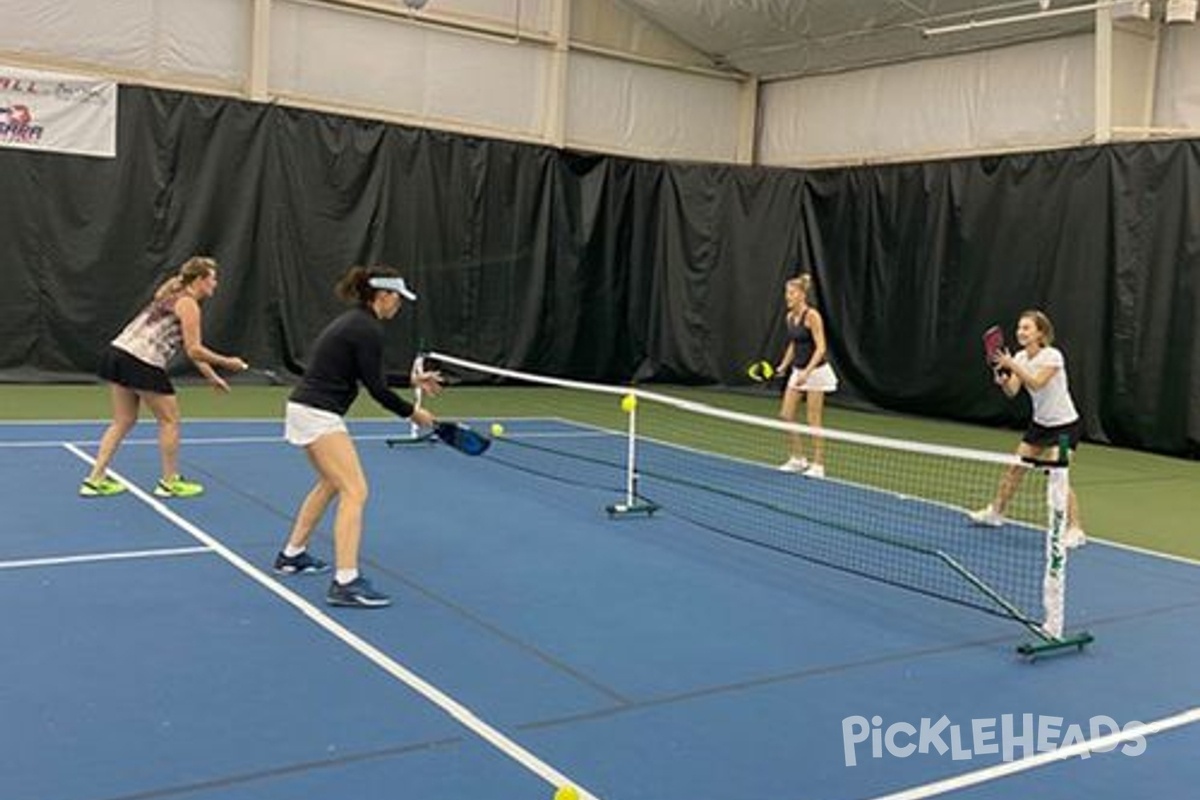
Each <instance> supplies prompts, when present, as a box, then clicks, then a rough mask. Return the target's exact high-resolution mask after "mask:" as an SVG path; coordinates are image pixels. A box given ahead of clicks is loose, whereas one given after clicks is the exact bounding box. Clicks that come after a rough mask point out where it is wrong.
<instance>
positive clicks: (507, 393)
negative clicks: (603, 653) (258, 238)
mask: <svg viewBox="0 0 1200 800" xmlns="http://www.w3.org/2000/svg"><path fill="white" fill-rule="evenodd" d="M653 388H654V390H655V391H660V392H663V393H666V394H675V395H678V396H681V397H684V398H687V399H690V400H695V401H699V402H703V403H707V404H709V405H713V406H716V407H719V408H726V409H730V410H735V411H741V412H745V413H750V414H756V415H761V416H774V415H775V412H776V407H777V400H776V398H774V397H772V396H768V395H758V394H754V393H745V392H738V391H722V390H718V389H695V388H686V389H685V388H664V387H659V386H655V387H653ZM287 392H288V389H287V388H286V387H279V386H263V385H253V384H243V385H235V386H234V387H233V391H231V392H230V393H228V394H221V393H218V392H216V391H214V390H212V389H210V388H208V387H206V386H198V385H181V386H180V405H181V408H182V409H183V414H184V419H185V420H186V419H188V418H194V419H200V418H229V419H263V418H272V417H276V418H280V419H282V413H283V404H284V401H285V399H286V396H287ZM483 393H486V394H485V398H484V402H485V403H486V405H487V407H488V408H489V409H490V413H491V414H493V415H495V416H497V417H504V416H520V415H521V414H522V407H521V405H522V397H521V393H520V391H514V390H512V389H499V390H498V389H488V388H476V387H472V388H462V387H459V388H451V389H448V390H447V391H446V392H444V393H443V394H442V396H441V397H438V398H436V399H435V400H433V401H432V402H431V403H430V404H429V407H430V408H431V409H432V410H433V411H434V412H435V413H436V414H439V415H442V416H448V417H453V416H455V415H457V414H464V413H467V412H466V409H468V408H478V407H479V406H480V404H481V394H483ZM563 402H574V400H573V399H571V397H570V396H565V397H564V399H563ZM604 402H612V403H616V402H617V401H616V400H615V399H606V400H605V401H604ZM108 413H109V409H108V397H107V392H106V389H105V388H104V387H103V386H101V385H100V384H90V385H76V384H71V385H24V384H8V385H0V420H10V421H19V420H26V421H36V420H104V419H105V418H106V417H107V415H108ZM352 414H353V415H354V416H362V417H380V416H382V412H381V410H380V409H379V407H378V406H377V405H375V404H374V403H373V402H372V401H371V400H370V399H369V398H367V397H365V396H364V397H361V398H360V400H359V402H358V403H357V404H356V406H355V407H354V409H353V412H352ZM149 424H153V423H152V422H150V423H149ZM825 424H826V427H829V428H837V429H841V430H847V431H856V432H861V433H869V434H874V435H879V436H888V437H892V438H897V439H906V440H915V441H922V442H929V443H936V444H946V445H955V446H961V447H970V448H977V449H984V450H991V451H996V452H1010V451H1011V450H1012V449H1013V448H1014V447H1015V446H1016V442H1017V440H1018V438H1019V432H1018V431H1014V430H1002V429H995V428H983V427H978V426H972V425H964V424H959V423H953V422H946V421H940V420H932V419H925V418H918V417H910V416H900V415H894V414H884V413H871V412H863V411H854V410H848V409H845V408H839V407H836V406H830V407H829V408H828V409H827V411H826V418H825ZM1071 480H1072V483H1073V485H1074V486H1075V489H1076V492H1077V494H1078V496H1079V500H1080V504H1081V508H1082V515H1083V520H1084V525H1085V528H1086V530H1087V532H1088V534H1089V536H1091V537H1092V538H1097V539H1104V540H1106V541H1111V542H1120V543H1123V544H1127V545H1131V546H1135V547H1141V548H1146V549H1150V550H1155V551H1159V552H1164V553H1171V554H1175V555H1179V556H1184V557H1187V558H1200V537H1198V536H1197V534H1196V520H1198V519H1200V492H1198V491H1197V490H1196V487H1198V486H1200V462H1197V461H1190V460H1187V459H1179V458H1169V457H1165V456H1159V455H1154V454H1150V453H1143V452H1138V451H1133V450H1123V449H1120V448H1114V447H1106V446H1103V445H1096V444H1088V443H1084V444H1083V445H1082V446H1081V447H1080V450H1079V453H1078V455H1077V458H1076V462H1075V465H1074V469H1073V470H1072V474H1071Z"/></svg>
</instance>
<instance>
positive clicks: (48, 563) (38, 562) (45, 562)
mask: <svg viewBox="0 0 1200 800" xmlns="http://www.w3.org/2000/svg"><path fill="white" fill-rule="evenodd" d="M211 552H212V548H211V547H165V548H161V549H159V550H127V551H125V552H112V553H85V554H83V555H77V556H51V557H47V558H26V559H22V560H20V561H0V569H24V568H25V567H57V566H61V565H64V564H92V563H95V562H99V561H124V560H128V559H135V558H163V557H166V556H189V555H193V554H196V553H211Z"/></svg>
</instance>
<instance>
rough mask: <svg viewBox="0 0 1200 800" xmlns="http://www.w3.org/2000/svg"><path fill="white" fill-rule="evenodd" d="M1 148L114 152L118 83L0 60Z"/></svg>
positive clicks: (108, 154)
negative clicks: (6, 63) (18, 65)
mask: <svg viewBox="0 0 1200 800" xmlns="http://www.w3.org/2000/svg"><path fill="white" fill-rule="evenodd" d="M0 147H8V148H16V149H19V150H43V151H47V152H54V153H74V154H76V155H85V156H99V157H101V158H113V157H115V156H116V154H117V84H116V83H115V82H114V81H104V80H98V79H95V78H89V77H86V76H82V75H68V74H65V73H58V72H42V71H34V70H27V69H17V68H16V67H9V66H5V65H4V64H0Z"/></svg>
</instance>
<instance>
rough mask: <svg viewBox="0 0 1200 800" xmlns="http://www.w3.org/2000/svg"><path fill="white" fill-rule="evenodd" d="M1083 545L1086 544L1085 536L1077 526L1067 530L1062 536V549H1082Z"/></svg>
mask: <svg viewBox="0 0 1200 800" xmlns="http://www.w3.org/2000/svg"><path fill="white" fill-rule="evenodd" d="M1085 544H1087V536H1086V535H1085V534H1084V532H1083V528H1080V527H1079V526H1078V525H1073V526H1071V527H1070V528H1067V532H1066V533H1065V534H1064V535H1063V547H1067V548H1075V547H1083V546H1084V545H1085Z"/></svg>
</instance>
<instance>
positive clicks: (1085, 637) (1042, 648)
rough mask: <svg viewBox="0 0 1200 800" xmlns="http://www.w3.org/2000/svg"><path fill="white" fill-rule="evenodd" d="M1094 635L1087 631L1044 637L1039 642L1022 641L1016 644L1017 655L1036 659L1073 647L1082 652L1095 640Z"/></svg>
mask: <svg viewBox="0 0 1200 800" xmlns="http://www.w3.org/2000/svg"><path fill="white" fill-rule="evenodd" d="M1095 639H1096V637H1094V636H1092V634H1090V633H1088V632H1087V631H1080V632H1079V633H1075V634H1071V635H1070V636H1064V637H1062V638H1059V639H1044V640H1042V641H1040V642H1023V643H1022V644H1019V645H1017V653H1018V655H1020V656H1022V657H1024V658H1027V659H1029V660H1030V661H1036V660H1037V659H1038V657H1040V656H1048V655H1057V654H1059V653H1062V652H1065V651H1067V650H1070V649H1071V648H1075V649H1076V650H1077V651H1079V652H1082V651H1083V648H1084V647H1086V646H1087V645H1089V644H1091V643H1092V642H1093V641H1095Z"/></svg>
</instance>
